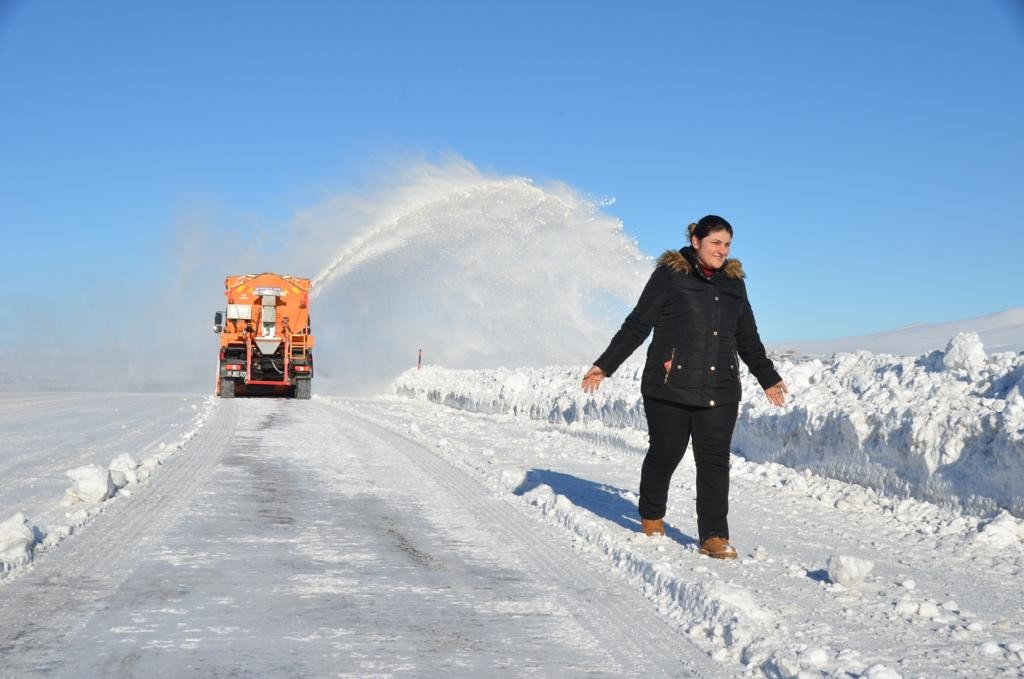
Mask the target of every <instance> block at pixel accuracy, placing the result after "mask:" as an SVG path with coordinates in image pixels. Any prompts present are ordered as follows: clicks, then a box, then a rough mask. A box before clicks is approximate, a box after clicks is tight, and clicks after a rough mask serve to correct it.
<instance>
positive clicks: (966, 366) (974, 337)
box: [942, 332, 988, 376]
mask: <svg viewBox="0 0 1024 679" xmlns="http://www.w3.org/2000/svg"><path fill="white" fill-rule="evenodd" d="M986 362H988V356H986V355H985V345H984V344H982V343H981V338H980V337H978V333H976V332H961V333H959V334H958V335H956V336H955V337H953V339H951V340H949V344H947V345H946V351H945V352H944V353H943V356H942V365H943V367H944V368H946V370H952V371H955V372H964V373H967V374H968V375H971V376H974V375H976V374H977V373H979V372H981V370H982V369H983V368H984V367H985V363H986Z"/></svg>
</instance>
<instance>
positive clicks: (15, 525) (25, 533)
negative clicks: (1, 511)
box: [0, 512, 36, 575]
mask: <svg viewBox="0 0 1024 679" xmlns="http://www.w3.org/2000/svg"><path fill="white" fill-rule="evenodd" d="M35 543H36V539H35V531H33V530H32V527H31V526H29V524H28V519H26V518H25V515H24V514H22V513H21V512H18V513H17V514H15V515H14V516H12V517H11V518H9V519H7V520H6V521H0V575H2V574H4V573H6V572H7V571H9V570H11V569H13V568H17V567H18V566H24V565H25V564H27V563H28V562H30V561H31V560H32V550H33V547H34V546H35Z"/></svg>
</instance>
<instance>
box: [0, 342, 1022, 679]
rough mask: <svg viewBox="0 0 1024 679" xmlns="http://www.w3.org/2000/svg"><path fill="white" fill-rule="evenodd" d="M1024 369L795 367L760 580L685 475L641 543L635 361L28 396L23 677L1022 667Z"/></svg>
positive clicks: (745, 431) (15, 494)
mask: <svg viewBox="0 0 1024 679" xmlns="http://www.w3.org/2000/svg"><path fill="white" fill-rule="evenodd" d="M1022 366H1024V363H1022V358H1021V357H1020V356H1019V355H1016V354H995V355H991V356H988V355H986V354H985V353H984V351H983V350H982V349H981V346H980V343H979V342H978V341H977V339H976V338H973V337H970V336H964V337H959V338H957V339H956V340H954V341H953V342H952V343H951V344H950V346H949V347H948V348H947V351H945V352H938V353H935V354H931V355H929V356H925V357H921V358H918V359H913V358H899V357H894V356H886V355H878V354H867V353H859V354H850V355H842V356H838V357H835V358H831V359H813V360H786V361H782V362H781V363H780V372H781V373H782V374H783V375H784V376H785V378H786V379H787V382H788V383H789V385H790V387H791V391H792V400H791V403H790V404H789V405H787V407H786V408H785V409H782V410H771V409H769V408H768V407H767V405H766V404H765V403H762V401H763V400H764V399H763V397H761V396H760V394H759V393H758V392H757V391H756V390H755V389H754V387H753V384H752V383H749V382H747V383H745V393H746V395H747V400H746V401H745V403H744V405H743V406H742V410H741V419H740V423H739V425H738V428H737V436H736V441H735V446H734V449H735V451H736V452H737V456H736V457H734V461H733V472H732V491H731V498H732V502H731V512H730V526H731V528H732V531H733V541H734V543H735V544H736V546H737V548H738V549H739V552H740V558H739V559H737V560H736V561H733V562H720V561H714V560H711V559H708V558H707V557H703V556H701V555H700V554H699V553H698V551H697V548H696V544H695V538H694V534H695V528H696V519H695V516H694V511H693V509H694V496H693V493H694V483H693V466H692V457H691V456H690V455H687V457H686V458H685V459H684V462H683V464H682V466H681V467H680V470H679V472H678V473H677V475H676V477H675V479H674V481H673V487H672V491H671V495H670V506H669V511H668V515H667V517H666V519H667V523H668V526H669V530H668V534H667V535H666V536H665V537H655V538H647V537H645V536H643V535H642V534H639V533H638V532H637V529H638V520H637V517H636V500H637V497H636V491H637V482H638V477H639V467H640V462H641V460H642V458H643V454H644V451H645V449H646V434H645V431H644V427H643V413H642V410H641V408H640V404H639V402H638V392H639V388H638V384H637V383H636V381H635V380H636V379H637V371H636V370H635V369H633V370H630V369H629V368H628V367H624V368H623V369H622V370H621V371H620V372H619V373H617V374H616V376H615V377H614V378H613V379H611V380H607V381H606V382H605V384H604V385H603V386H602V389H601V391H600V392H599V393H598V394H596V395H594V396H587V395H584V394H582V392H580V391H579V380H580V376H581V373H582V369H581V368H579V367H577V368H548V369H536V370H511V369H502V370H479V371H452V370H444V369H440V368H432V367H427V368H424V369H423V370H421V371H418V372H417V371H410V372H409V373H406V374H404V375H403V376H402V377H401V378H399V379H398V380H397V381H396V382H395V384H394V387H393V395H391V396H388V397H381V398H375V399H366V400H352V399H342V398H335V397H318V398H314V399H313V401H309V402H299V401H291V400H275V399H237V400H233V401H216V400H212V399H209V398H208V397H200V396H187V397H182V396H180V395H179V396H169V395H166V396H158V395H142V396H140V395H130V396H129V395H98V394H17V393H8V394H3V395H2V397H0V421H3V423H4V432H5V440H4V441H3V442H2V443H0V446H2V448H0V470H2V472H3V474H2V476H0V509H2V511H3V512H4V513H3V515H0V521H2V520H4V519H7V520H6V521H4V523H3V524H2V527H0V561H2V562H3V566H2V575H0V676H4V677H6V676H25V675H33V674H36V673H41V674H47V675H48V676H56V677H64V676H81V675H83V674H85V675H98V674H101V673H102V674H114V675H117V676H139V677H142V676H147V677H149V676H180V674H181V673H182V672H188V673H194V674H196V675H197V676H226V675H236V676H266V677H276V676H368V675H372V676H437V675H438V674H441V673H444V674H447V675H454V676H482V675H487V676H489V675H508V676H552V677H556V676H557V677H563V676H583V675H587V676H616V677H617V676H691V677H705V676H720V677H732V676H753V677H757V676H772V677H851V676H866V677H875V678H876V679H877V678H879V677H897V676H901V677H947V676H957V677H978V676H1008V677H1020V676H1024V620H1022V618H1024V616H1022V615H1021V612H1022V611H1024V594H1022V588H1021V582H1022V578H1024V571H1022V569H1024V529H1022V521H1021V520H1020V518H1018V517H1019V516H1021V511H1020V510H1021V507H1022V503H1021V497H1022V495H1024V493H1022V490H1021V488H1022V483H1024V481H1022V478H1024V474H1022V473H1021V471H1022V469H1021V467H1022V462H1021V458H1022V448H1021V446H1022V444H1021V439H1022V437H1024V426H1022V417H1024V415H1022V413H1024V391H1022V390H1024V381H1022V378H1024V367H1022ZM54 422H58V423H60V424H59V425H54V424H53V423H54ZM125 454H128V455H129V456H130V457H131V458H132V459H130V460H128V459H125ZM115 459H116V460H118V461H117V462H116V463H115V462H114V461H115ZM112 463H113V464H112ZM111 467H113V471H111V470H110V468H111ZM75 469H77V470H79V471H78V472H76V473H75V474H73V475H72V476H74V477H75V478H72V477H71V476H68V475H67V474H66V472H68V471H70V470H75ZM82 470H88V471H82ZM76 479H77V480H76ZM119 486H120V487H119ZM101 496H108V497H101Z"/></svg>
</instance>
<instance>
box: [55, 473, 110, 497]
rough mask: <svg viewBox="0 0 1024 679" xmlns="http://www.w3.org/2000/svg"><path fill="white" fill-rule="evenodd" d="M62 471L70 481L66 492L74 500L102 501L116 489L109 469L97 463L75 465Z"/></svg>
mask: <svg viewBox="0 0 1024 679" xmlns="http://www.w3.org/2000/svg"><path fill="white" fill-rule="evenodd" d="M64 473H65V474H66V475H67V477H68V478H69V479H71V482H72V483H71V487H70V488H68V489H67V494H68V495H69V496H70V497H71V498H72V499H74V500H80V501H82V502H103V501H104V500H106V499H107V498H109V497H112V496H113V495H114V492H115V491H116V489H115V488H114V483H113V481H111V479H110V471H109V470H108V469H104V468H103V467H101V466H99V465H98V464H89V465H85V466H84V467H75V468H74V469H69V470H68V471H66V472H64Z"/></svg>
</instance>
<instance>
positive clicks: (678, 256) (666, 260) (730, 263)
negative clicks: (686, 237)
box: [658, 246, 747, 278]
mask: <svg viewBox="0 0 1024 679" xmlns="http://www.w3.org/2000/svg"><path fill="white" fill-rule="evenodd" d="M687 255H689V256H690V257H693V248H691V247H689V246H687V247H685V248H683V249H682V250H666V251H665V252H664V254H662V255H661V257H659V258H658V266H667V267H668V268H670V269H672V270H673V271H682V272H683V273H687V274H688V273H691V272H692V271H693V264H691V263H690V259H689V258H688V257H687ZM720 271H721V272H722V275H724V276H725V277H726V278H746V277H747V274H746V273H744V271H743V265H742V264H741V263H740V260H738V259H727V260H725V264H724V265H722V268H721V269H720Z"/></svg>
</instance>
